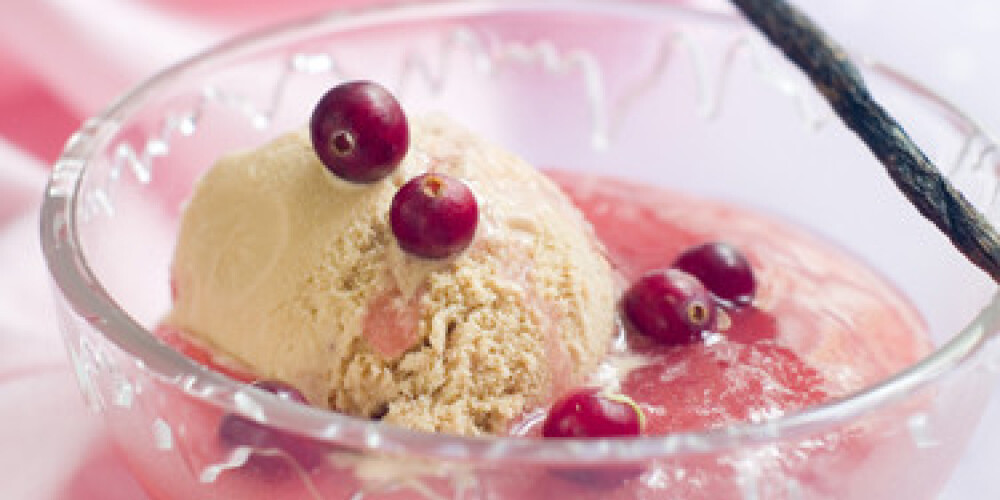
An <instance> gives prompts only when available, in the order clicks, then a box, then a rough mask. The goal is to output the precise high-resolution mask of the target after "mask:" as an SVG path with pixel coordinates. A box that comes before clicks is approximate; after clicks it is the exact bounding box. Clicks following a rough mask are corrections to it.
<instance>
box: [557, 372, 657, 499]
mask: <svg viewBox="0 0 1000 500" xmlns="http://www.w3.org/2000/svg"><path fill="white" fill-rule="evenodd" d="M644 424H645V417H644V416H643V413H642V410H640V409H639V407H638V405H636V404H635V402H634V401H632V400H631V399H629V398H628V397H626V396H622V395H605V394H600V393H599V392H598V391H597V390H596V389H584V390H581V391H577V392H574V393H571V394H570V395H568V396H566V397H564V398H563V399H561V400H559V401H557V402H556V404H555V405H553V406H552V409H551V410H549V414H548V416H547V417H546V419H545V423H544V424H543V426H542V435H543V436H545V437H547V438H606V437H636V436H638V435H639V434H641V433H642V428H643V427H644ZM551 472H552V473H553V474H555V475H557V476H559V477H561V478H564V479H569V480H571V481H574V482H578V483H583V484H585V485H586V487H588V488H593V487H596V488H601V489H606V488H615V487H618V486H620V485H621V484H622V483H624V482H625V481H627V480H629V479H632V478H634V477H637V476H639V474H641V473H642V468H640V467H638V466H635V465H607V464H600V465H597V466H592V467H588V466H581V467H574V468H553V469H552V470H551Z"/></svg>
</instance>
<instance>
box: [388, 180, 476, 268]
mask: <svg viewBox="0 0 1000 500" xmlns="http://www.w3.org/2000/svg"><path fill="white" fill-rule="evenodd" d="M478 221H479V205H478V204H477V203H476V197H475V196H474V195H473V194H472V190H471V189H469V187H468V186H466V185H465V183H464V182H462V181H460V180H458V179H456V178H454V177H450V176H447V175H444V174H438V173H431V174H423V175H419V176H417V177H414V178H413V179H410V180H409V182H407V183H406V184H404V185H403V187H401V188H399V191H397V192H396V195H395V196H394V197H393V199H392V206H391V207H390V209H389V223H390V225H391V226H392V232H393V234H394V235H396V241H398V242H399V246H400V247H401V248H402V249H403V250H405V251H407V252H409V253H411V254H414V255H417V256H420V257H426V258H430V259H440V258H444V257H448V256H451V255H454V254H456V253H458V252H461V251H462V250H464V249H465V248H466V247H468V246H469V243H471V242H472V237H473V236H474V235H475V234H476V224H477V223H478Z"/></svg>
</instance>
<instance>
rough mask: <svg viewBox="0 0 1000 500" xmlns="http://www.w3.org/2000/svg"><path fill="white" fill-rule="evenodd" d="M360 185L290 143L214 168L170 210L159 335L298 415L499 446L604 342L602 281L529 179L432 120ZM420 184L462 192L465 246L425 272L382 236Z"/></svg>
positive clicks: (585, 368)
mask: <svg viewBox="0 0 1000 500" xmlns="http://www.w3.org/2000/svg"><path fill="white" fill-rule="evenodd" d="M410 127H411V143H410V150H409V152H408V153H407V155H406V157H405V159H404V160H403V162H402V164H401V165H400V166H399V168H398V169H397V170H396V171H395V172H393V174H391V175H390V176H388V177H387V178H385V179H383V180H381V181H378V182H375V183H372V184H350V183H347V182H345V181H342V180H340V179H338V178H336V177H334V176H333V175H330V174H329V172H327V170H326V169H325V168H324V166H323V165H322V163H320V161H319V159H318V158H317V157H316V155H315V153H314V152H313V149H312V146H311V143H310V139H309V137H308V134H307V133H306V132H304V131H303V132H296V133H289V134H287V135H284V136H282V137H279V138H277V139H276V140H274V141H273V142H271V143H269V144H267V145H265V146H264V147H262V148H260V149H258V150H255V151H251V152H247V153H241V154H234V155H231V156H227V157H225V158H223V159H221V160H220V161H219V162H218V163H217V164H216V165H215V166H214V167H213V168H212V169H210V170H209V171H208V172H207V173H206V174H205V176H204V178H202V179H201V180H200V181H199V183H198V185H197V186H196V189H195V191H194V195H193V197H192V198H191V200H190V202H189V204H188V205H187V207H186V209H185V211H184V216H183V220H182V223H181V228H180V235H179V238H178V241H177V248H176V252H175V256H174V262H173V269H172V273H173V279H174V282H175V285H176V289H177V297H176V300H175V303H174V307H173V310H172V311H171V312H170V314H169V316H168V317H167V320H166V322H167V323H168V324H169V325H172V326H174V327H177V328H180V329H182V330H183V331H185V332H187V333H188V334H189V335H191V336H192V337H194V338H196V339H198V340H200V341H202V342H204V343H206V344H208V345H209V346H210V347H211V348H212V349H214V350H216V351H217V352H220V353H223V354H226V355H228V356H230V357H232V358H234V359H236V360H238V361H239V362H241V363H242V364H244V365H245V366H246V367H247V368H248V369H249V370H251V371H252V372H253V373H254V374H255V375H256V376H258V377H259V378H262V379H278V380H282V381H285V382H288V383H291V384H293V385H295V386H296V387H298V388H299V389H300V390H301V391H302V392H303V393H304V394H305V395H306V397H307V398H308V399H309V400H310V402H311V403H313V404H316V405H319V406H323V407H328V408H330V409H332V410H336V411H341V412H345V413H348V414H352V415H358V416H364V417H373V418H383V419H384V420H386V421H389V422H393V423H397V424H400V425H404V426H408V427H411V428H415V429H421V430H427V431H438V432H451V433H460V434H469V435H476V434H483V433H499V432H503V431H504V430H506V429H507V427H508V426H509V425H510V423H511V421H512V419H514V418H515V417H517V416H518V415H520V414H522V413H523V412H524V411H526V410H530V409H531V408H532V407H534V406H536V405H541V404H544V403H545V402H546V401H547V400H549V399H550V398H551V397H553V396H556V395H558V394H559V393H561V392H563V391H565V390H568V389H570V388H571V387H572V386H574V385H576V384H578V383H580V382H582V381H583V379H584V377H585V374H587V373H588V372H590V371H592V370H593V369H594V368H595V367H596V365H597V364H598V362H599V360H600V358H601V357H602V356H603V355H604V353H605V352H606V351H607V349H608V346H609V344H610V341H611V336H612V335H613V333H614V332H615V304H616V298H617V293H616V289H615V280H614V277H613V274H612V271H611V269H610V268H609V266H608V263H607V262H606V260H605V259H604V257H603V255H602V253H601V249H600V248H599V245H598V243H597V242H596V240H595V239H594V236H593V235H592V234H591V230H590V227H589V225H588V224H587V223H586V222H585V221H584V220H583V218H582V216H581V215H580V213H579V212H578V211H577V209H576V208H575V207H573V206H572V205H571V203H570V202H569V201H568V199H567V198H566V197H565V196H564V195H563V194H562V193H561V192H560V191H559V190H558V188H556V187H555V185H554V184H552V183H551V182H550V181H549V180H548V179H547V178H546V177H544V176H543V175H542V174H541V173H539V172H538V171H536V170H535V169H534V168H532V167H531V166H529V165H528V164H526V163H525V162H524V161H522V160H520V159H518V158H517V157H515V156H514V155H512V154H510V153H507V152H505V151H503V150H501V149H500V148H498V147H496V146H493V145H491V144H488V143H486V142H485V141H483V140H481V139H479V138H477V137H475V136H473V135H472V134H471V133H469V132H467V131H466V130H464V129H462V128H460V127H458V126H457V125H455V124H453V123H451V122H450V121H448V120H447V119H445V118H442V117H438V116H430V117H422V118H416V119H413V118H411V121H410ZM428 171H433V172H441V173H446V174H449V175H452V176H454V177H457V178H459V179H462V180H464V181H465V182H466V183H467V184H468V185H469V186H470V187H471V189H472V190H473V192H474V193H475V195H476V199H477V200H478V202H479V207H480V220H479V224H478V228H477V233H476V237H475V239H474V240H473V243H472V244H471V245H470V246H469V248H467V249H466V250H465V251H464V252H462V253H460V254H458V255H455V256H453V257H450V258H447V259H441V260H428V259H422V258H419V257H414V256H411V255H409V254H406V253H405V252H403V251H402V250H401V249H400V248H399V246H398V245H397V243H396V241H395V239H394V237H393V233H392V231H391V230H390V227H389V222H388V211H389V206H390V203H391V201H392V198H393V195H394V193H395V192H396V190H397V189H398V188H399V187H400V186H401V185H402V184H403V183H405V182H406V181H407V180H409V179H410V178H412V177H414V176H416V175H418V174H421V173H424V172H428Z"/></svg>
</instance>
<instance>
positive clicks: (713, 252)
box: [673, 242, 757, 305]
mask: <svg viewBox="0 0 1000 500" xmlns="http://www.w3.org/2000/svg"><path fill="white" fill-rule="evenodd" d="M673 267H675V268H677V269H680V270H683V271H686V272H688V273H690V274H692V275H693V276H695V277H696V278H698V279H699V280H701V282H702V284H703V285H705V288H707V289H708V290H709V291H710V292H712V293H713V294H714V295H715V296H716V297H718V298H720V299H722V300H726V301H729V302H731V303H733V304H737V305H745V304H749V303H750V302H751V301H752V300H753V296H754V292H755V291H756V288H757V283H756V280H755V279H754V275H753V270H752V269H751V267H750V263H749V262H748V261H747V258H746V257H745V256H744V255H743V254H742V253H741V252H740V251H739V250H738V249H737V248H736V247H734V246H732V245H729V244H727V243H720V242H710V243H704V244H702V245H698V246H695V247H692V248H690V249H688V250H686V251H684V252H683V253H681V255H680V256H679V257H677V260H676V261H674V265H673Z"/></svg>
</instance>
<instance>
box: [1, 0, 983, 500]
mask: <svg viewBox="0 0 1000 500" xmlns="http://www.w3.org/2000/svg"><path fill="white" fill-rule="evenodd" d="M662 1H665V0H662ZM702 2H703V3H707V4H717V5H718V4H724V2H723V1H722V0H702ZM364 3H371V2H368V1H367V0H342V1H330V0H296V1H286V0H267V1H264V0H257V1H254V2H247V1H245V0H146V1H138V0H131V1H130V0H87V1H85V2H79V1H75V0H0V68H3V69H2V70H0V443H2V446H0V471H3V474H2V476H3V478H4V479H3V480H2V481H0V499H5V500H6V499H11V500H20V499H25V500H144V499H146V498H147V497H146V496H145V495H144V494H143V493H142V492H141V490H140V489H139V488H138V486H137V485H136V483H135V482H134V480H133V479H132V478H131V477H130V476H129V474H128V472H127V470H125V468H124V466H123V465H122V462H121V461H120V458H119V457H118V455H117V454H116V452H115V451H114V449H113V447H112V446H111V444H110V442H109V441H108V440H107V437H106V435H105V433H104V430H103V428H102V425H101V422H100V420H99V418H98V417H97V416H95V415H92V414H90V413H88V412H87V410H86V409H85V408H84V406H83V403H82V399H81V398H80V396H79V392H78V390H77V388H76V383H75V380H74V376H73V374H72V370H71V368H70V366H69V363H68V361H67V358H66V355H65V351H64V349H63V347H62V345H61V342H60V340H59V334H58V328H57V325H56V322H55V318H54V317H53V315H54V312H53V307H52V305H51V299H50V295H49V294H50V290H49V285H48V278H47V273H46V271H45V269H44V265H43V263H42V259H41V252H40V249H39V244H38V238H37V233H38V229H37V228H38V224H37V223H38V220H37V218H38V204H39V198H40V196H41V193H42V189H43V184H44V180H45V176H46V173H47V171H48V167H47V165H48V164H49V163H51V162H52V161H53V160H54V159H55V157H56V155H57V154H58V151H59V148H60V146H61V144H62V142H63V141H64V140H65V138H66V137H67V136H68V135H69V134H70V133H71V132H72V130H73V129H74V128H75V127H76V126H77V125H78V124H79V122H80V121H82V120H83V118H84V117H86V116H88V115H91V114H93V113H95V112H97V111H99V110H100V108H101V107H103V106H104V105H105V104H107V103H108V102H110V101H111V99H112V98H113V97H114V96H116V95H117V94H119V93H121V92H122V91H124V90H125V89H126V88H127V87H129V86H131V85H133V84H135V83H137V82H138V81H139V80H140V79H141V78H143V77H145V76H147V75H149V74H150V73H152V72H153V71H155V70H157V69H160V68H162V67H163V66H165V65H167V64H169V63H171V62H173V61H176V60H178V59H180V58H181V57H184V56H187V55H190V54H191V53H194V52H196V51H198V50H201V49H203V48H206V47H208V46H210V45H211V44H213V43H216V42H218V41H221V40H222V39H223V38H225V37H227V36H229V35H231V34H234V33H236V32H240V31H244V30H246V29H250V28H253V27H257V26H261V25H265V24H270V23H274V22H277V21H280V20H284V19H289V18H294V17H297V16H302V15H305V14H307V13H310V12H316V11H319V10H322V9H327V8H330V7H332V6H337V7H353V6H357V5H361V4H364ZM383 3H384V2H383ZM800 3H802V4H803V5H804V6H806V7H807V8H808V9H810V10H812V11H814V12H815V13H816V14H817V15H818V16H819V17H820V18H821V20H822V21H824V22H825V23H828V24H829V25H830V26H831V27H832V28H834V30H833V31H834V33H835V34H837V35H839V36H841V37H844V36H845V33H849V34H854V33H853V32H850V31H848V30H849V29H850V28H851V27H854V26H862V28H858V29H859V30H860V32H859V33H857V35H858V36H857V37H855V44H854V45H860V46H864V47H873V48H875V49H876V52H877V51H878V50H883V52H884V53H887V57H886V58H887V59H890V60H894V61H902V62H903V63H904V66H906V65H908V66H907V68H906V69H909V70H910V72H912V73H915V74H917V75H918V76H921V77H926V78H925V79H929V80H931V81H934V79H935V78H937V83H938V85H936V87H937V88H942V87H943V88H944V89H945V93H946V94H948V92H947V90H948V89H952V91H953V92H952V95H950V97H953V98H955V99H956V100H958V101H959V102H960V104H964V105H965V107H967V108H971V109H974V108H977V107H978V108H980V111H983V114H984V115H985V117H984V118H983V119H984V120H986V121H987V124H990V120H994V121H995V120H996V119H997V118H998V117H1000V112H997V109H996V106H997V104H996V103H997V102H1000V101H997V100H996V99H995V97H993V92H992V89H993V88H994V86H995V84H996V83H997V81H998V79H1000V70H996V69H993V68H994V65H989V67H988V68H985V69H983V68H984V67H985V66H984V65H983V62H982V61H979V60H978V59H976V57H977V54H987V52H986V51H980V52H976V49H977V48H978V47H981V46H982V47H995V46H996V42H997V41H1000V5H998V4H997V3H996V2H995V1H990V0H960V1H957V2H954V4H949V6H950V7H951V8H952V11H950V12H951V13H952V14H951V15H952V16H953V17H948V18H942V19H931V20H928V19H927V18H924V17H921V14H920V12H921V9H923V11H924V13H925V14H926V13H929V12H931V11H932V9H936V10H939V9H941V8H942V7H941V5H939V4H936V3H934V2H929V1H919V0H918V1H915V2H913V1H910V0H884V1H883V2H870V1H867V0H841V1H840V2H824V1H822V0H809V1H806V0H802V1H801V2H800ZM722 7H724V5H723V6H722ZM886 16H896V17H894V18H893V19H896V18H900V17H905V20H903V21H900V22H899V23H896V24H893V26H894V29H895V30H902V31H901V33H902V34H900V35H899V36H898V37H896V38H897V39H902V40H903V42H900V43H901V44H903V45H904V46H902V47H900V48H899V49H898V50H896V51H895V52H893V51H894V50H895V48H894V47H893V46H892V45H891V44H888V42H883V41H884V40H886V39H887V37H886V35H885V32H884V29H883V26H881V25H874V26H872V25H868V24H867V23H865V20H867V19H883V18H885V19H889V18H892V17H886ZM954 16H965V17H961V18H958V19H964V20H965V21H964V24H962V23H958V24H956V21H955V17H954ZM949 20H950V21H951V24H949ZM993 20H997V22H994V21H993ZM864 26H868V27H867V28H863V27H864ZM907 26H909V28H906V27H907ZM938 26H945V27H948V26H950V27H951V28H950V29H951V31H945V32H941V31H935V30H934V29H933V28H935V27H938ZM838 29H839V31H838ZM907 29H909V30H910V31H911V32H912V33H910V35H911V38H906V37H907V33H909V32H908V31H906V30H907ZM927 33H931V34H930V35H927ZM967 37H973V38H972V39H968V38H967ZM890 38H891V37H890ZM935 40H936V41H935ZM907 43H910V44H911V45H912V50H911V47H910V46H906V44H907ZM996 67H1000V66H996ZM989 78H994V80H992V83H993V85H989V83H990V80H989ZM949 85H950V86H949ZM977 85H978V86H977ZM977 91H978V92H979V94H976V92H977ZM987 99H988V102H989V104H987ZM981 104H982V105H981ZM989 106H993V109H991V108H990V107H989ZM984 107H985V109H984ZM980 116H982V115H980ZM995 399H1000V398H995ZM986 418H987V421H986V422H987V425H984V426H983V429H981V430H980V432H979V434H977V437H976V441H975V442H974V443H973V446H972V449H971V450H970V452H969V457H968V458H967V459H966V460H965V462H963V464H962V466H961V467H960V469H959V472H958V473H957V475H956V478H955V480H953V481H952V484H951V485H950V486H949V489H948V491H947V492H946V493H945V495H944V497H942V498H946V499H961V500H969V499H972V500H975V499H979V498H1000V493H998V492H1000V481H998V480H996V479H995V478H994V476H995V473H994V472H992V471H993V470H994V469H995V466H994V465H993V464H995V463H996V461H997V460H998V459H1000V431H995V430H993V429H994V426H995V425H996V424H998V423H1000V404H997V403H996V402H994V404H993V406H992V407H991V409H990V411H989V413H988V414H987V417H986Z"/></svg>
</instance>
